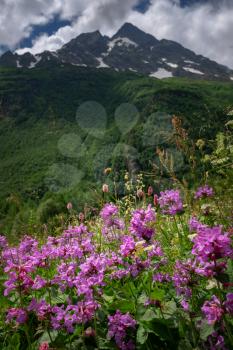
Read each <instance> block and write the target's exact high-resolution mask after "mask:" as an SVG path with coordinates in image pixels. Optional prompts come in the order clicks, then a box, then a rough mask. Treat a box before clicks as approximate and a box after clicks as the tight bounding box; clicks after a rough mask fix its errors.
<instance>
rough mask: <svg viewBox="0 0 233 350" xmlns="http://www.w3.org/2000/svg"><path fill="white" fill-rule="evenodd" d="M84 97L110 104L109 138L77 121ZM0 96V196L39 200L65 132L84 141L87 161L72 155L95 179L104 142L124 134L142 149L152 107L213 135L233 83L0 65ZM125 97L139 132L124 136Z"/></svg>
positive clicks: (231, 99)
mask: <svg viewBox="0 0 233 350" xmlns="http://www.w3.org/2000/svg"><path fill="white" fill-rule="evenodd" d="M87 100H88V101H90V100H94V101H97V102H99V103H101V104H102V105H103V106H104V107H105V108H106V111H107V115H108V132H107V133H106V135H105V137H104V139H101V140H100V139H96V138H93V137H92V136H87V135H86V134H85V132H84V131H83V130H81V129H80V127H79V126H78V124H77V122H76V119H75V115H76V110H77V108H78V106H80V105H81V104H82V103H83V102H85V101H87ZM0 102H1V106H0V117H1V120H0V143H1V149H0V157H1V167H0V198H3V197H6V196H8V195H9V194H10V193H12V192H19V193H21V194H22V195H23V196H24V197H25V198H28V197H29V198H33V199H35V198H36V197H37V196H39V197H40V196H42V195H43V194H44V192H46V190H47V188H46V185H45V183H44V177H45V176H46V173H47V171H48V168H49V166H50V165H52V164H54V163H59V162H66V161H67V158H66V157H64V156H62V155H61V154H60V152H59V150H58V147H57V143H58V141H59V139H60V138H61V136H62V135H64V134H67V133H76V134H78V135H80V136H81V139H82V140H85V145H86V146H87V148H88V155H87V156H86V157H85V159H83V158H82V159H80V160H78V159H75V158H72V159H70V160H69V159H68V161H69V162H70V163H71V164H72V166H75V167H79V168H82V169H84V172H85V179H84V182H87V183H89V181H90V182H93V181H95V179H96V177H94V180H93V176H95V175H96V174H95V172H94V173H93V171H92V168H93V159H96V162H98V153H99V154H100V158H101V157H102V156H103V154H105V152H104V150H103V148H104V147H105V146H106V145H111V144H114V143H117V142H119V140H120V141H121V142H127V143H130V144H132V145H133V146H136V147H137V148H138V149H139V150H140V149H141V148H142V144H141V141H140V130H141V127H142V126H143V123H145V121H146V119H147V117H148V115H150V114H151V113H153V112H155V111H165V112H168V113H171V114H177V115H182V116H184V118H185V123H186V125H187V126H188V127H189V128H190V131H191V135H192V136H193V137H195V138H198V137H211V136H214V134H215V133H216V131H217V130H219V129H220V128H221V127H222V126H223V122H224V120H225V116H224V115H223V113H222V110H223V109H224V108H226V107H228V106H230V105H232V104H233V83H216V82H204V81H202V82H198V81H189V80H186V79H167V80H163V81H161V80H157V79H153V78H145V77H141V76H138V75H136V74H133V73H116V72H111V71H109V70H99V71H96V70H90V69H85V68H82V69H78V68H63V69H61V68H60V69H51V70H49V71H45V70H32V71H24V70H1V71H0ZM124 102H130V103H133V104H135V105H136V106H137V108H138V109H139V111H140V121H139V124H138V125H137V126H136V128H135V130H134V132H131V133H129V135H127V136H126V137H123V138H122V137H121V135H120V133H119V131H118V130H117V129H116V127H115V125H114V122H113V120H114V111H115V109H116V108H117V107H118V106H119V105H120V104H121V103H124ZM109 147H110V146H109ZM100 150H102V153H101V152H100ZM110 154H111V151H110ZM141 163H143V160H141ZM104 165H112V160H108V159H106V162H104V161H103V159H102V158H101V161H100V166H99V169H97V170H96V172H97V173H98V171H99V172H101V171H102V166H104ZM141 165H142V166H144V164H141ZM122 166H124V164H122ZM97 168H98V167H97ZM34 189H37V190H36V192H35V193H34V192H33V191H34Z"/></svg>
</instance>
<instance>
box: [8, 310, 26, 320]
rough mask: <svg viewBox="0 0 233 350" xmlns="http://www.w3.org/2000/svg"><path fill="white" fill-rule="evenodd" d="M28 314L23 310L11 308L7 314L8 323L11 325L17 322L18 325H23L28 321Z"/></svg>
mask: <svg viewBox="0 0 233 350" xmlns="http://www.w3.org/2000/svg"><path fill="white" fill-rule="evenodd" d="M27 318H28V316H27V312H26V311H25V310H24V309H22V308H11V309H9V310H8V312H7V316H6V321H7V323H10V322H12V321H15V323H16V324H23V323H25V322H26V321H27Z"/></svg>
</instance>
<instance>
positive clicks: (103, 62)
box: [0, 23, 233, 81]
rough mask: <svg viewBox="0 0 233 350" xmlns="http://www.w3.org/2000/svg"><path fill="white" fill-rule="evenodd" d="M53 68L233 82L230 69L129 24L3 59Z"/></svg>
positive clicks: (1, 62) (24, 65)
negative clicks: (50, 48) (56, 47)
mask: <svg viewBox="0 0 233 350" xmlns="http://www.w3.org/2000/svg"><path fill="white" fill-rule="evenodd" d="M51 65H57V66H59V65H60V66H64V65H73V66H85V67H91V68H109V69H113V70H116V71H133V72H135V73H139V74H143V75H148V76H152V77H155V78H159V79H162V78H169V77H188V78H196V79H204V80H223V81H224V80H225V81H229V80H233V70H231V69H229V68H228V67H225V66H223V65H221V64H218V63H217V62H215V61H212V60H210V59H208V58H206V57H204V56H202V55H197V54H196V53H194V52H193V51H191V50H189V49H187V48H185V47H184V46H182V45H181V44H179V43H177V42H175V41H172V40H167V39H161V40H158V39H156V38H155V37H154V36H152V35H151V34H148V33H145V32H144V31H142V30H141V29H139V28H137V27H136V26H134V25H133V24H131V23H125V24H124V25H123V26H122V27H121V28H120V29H119V30H118V31H117V32H116V34H114V35H113V36H112V37H111V38H110V37H108V36H106V35H102V34H101V33H100V31H99V30H96V31H94V32H90V33H82V34H80V35H78V36H77V37H76V38H73V39H72V40H70V41H69V42H68V43H66V44H65V45H63V46H62V47H61V48H60V49H59V50H57V51H44V52H42V53H40V54H36V55H32V54H31V53H29V52H27V53H25V54H22V55H19V54H18V53H16V52H15V53H13V52H11V51H7V52H5V53H4V54H3V55H2V56H1V57H0V66H2V67H10V68H26V69H32V68H41V67H42V68H44V67H45V68H46V67H50V66H51Z"/></svg>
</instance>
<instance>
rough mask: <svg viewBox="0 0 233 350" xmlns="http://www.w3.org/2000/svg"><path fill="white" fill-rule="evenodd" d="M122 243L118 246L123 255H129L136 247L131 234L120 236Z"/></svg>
mask: <svg viewBox="0 0 233 350" xmlns="http://www.w3.org/2000/svg"><path fill="white" fill-rule="evenodd" d="M122 241H123V243H122V245H121V246H120V252H121V255H122V256H123V257H127V256H130V255H131V254H132V253H133V252H134V251H135V247H136V243H135V241H134V239H133V237H132V236H124V237H122Z"/></svg>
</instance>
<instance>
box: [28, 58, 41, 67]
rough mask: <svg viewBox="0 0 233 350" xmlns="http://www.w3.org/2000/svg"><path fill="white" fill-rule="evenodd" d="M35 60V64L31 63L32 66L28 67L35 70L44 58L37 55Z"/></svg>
mask: <svg viewBox="0 0 233 350" xmlns="http://www.w3.org/2000/svg"><path fill="white" fill-rule="evenodd" d="M35 59H36V61H35V62H31V63H30V65H29V67H28V68H29V69H32V68H35V67H36V65H37V64H38V63H39V62H40V61H41V60H42V57H41V56H39V55H36V56H35Z"/></svg>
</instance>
